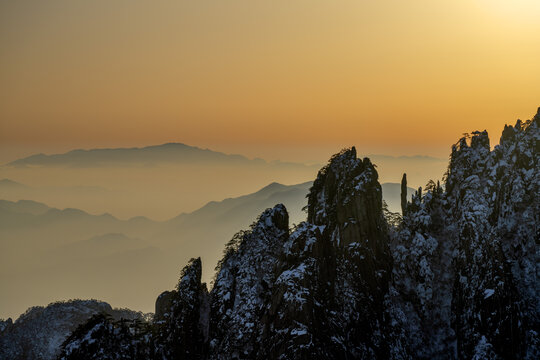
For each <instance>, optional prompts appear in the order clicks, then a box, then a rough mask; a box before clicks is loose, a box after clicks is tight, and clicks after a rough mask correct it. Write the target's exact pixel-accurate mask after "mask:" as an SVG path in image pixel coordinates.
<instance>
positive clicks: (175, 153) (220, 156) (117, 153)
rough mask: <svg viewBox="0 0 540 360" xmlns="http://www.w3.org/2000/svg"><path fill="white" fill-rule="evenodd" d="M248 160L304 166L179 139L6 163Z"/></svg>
mask: <svg viewBox="0 0 540 360" xmlns="http://www.w3.org/2000/svg"><path fill="white" fill-rule="evenodd" d="M162 163H165V164H197V165H203V164H211V163H222V164H224V163H225V164H249V165H251V166H253V165H259V166H265V165H272V166H302V167H315V168H316V167H318V165H314V166H307V165H304V164H299V163H286V162H279V161H277V162H267V161H265V160H262V159H258V158H256V159H248V158H247V157H245V156H242V155H237V154H225V153H222V152H218V151H213V150H209V149H201V148H198V147H195V146H189V145H185V144H181V143H167V144H162V145H152V146H146V147H141V148H137V147H133V148H112V149H90V150H84V149H76V150H72V151H69V152H67V153H63V154H52V155H46V154H42V153H41V154H36V155H31V156H28V157H25V158H22V159H18V160H15V161H12V162H10V163H8V164H6V165H8V166H15V167H24V166H62V167H96V166H109V165H114V166H119V165H143V166H152V165H157V164H162Z"/></svg>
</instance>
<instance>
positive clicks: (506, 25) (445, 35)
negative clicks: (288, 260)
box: [0, 0, 540, 162]
mask: <svg viewBox="0 0 540 360" xmlns="http://www.w3.org/2000/svg"><path fill="white" fill-rule="evenodd" d="M508 4H509V3H508ZM508 4H507V2H505V1H487V0H476V1H454V2H451V3H448V4H441V3H439V2H437V3H435V2H432V1H423V0H422V1H420V0H419V1H413V2H408V3H407V4H405V3H404V2H400V1H381V2H377V3H367V2H357V1H341V2H339V3H336V2H331V3H329V2H324V1H315V2H313V1H309V2H307V1H296V2H293V3H279V2H278V3H275V2H272V3H266V2H258V1H257V2H252V1H232V2H227V5H225V4H221V3H220V2H216V1H212V2H205V3H192V2H185V1H182V2H166V1H159V2H152V3H151V4H150V3H146V2H144V1H135V2H129V3H123V2H102V1H98V2H84V3H83V2H72V1H53V2H47V3H45V2H39V1H18V2H4V3H2V5H0V8H1V11H0V30H1V31H0V51H1V52H2V54H3V56H2V58H1V59H0V83H1V84H2V85H0V160H1V161H2V162H7V161H10V160H14V159H16V158H20V157H23V156H28V155H30V154H33V153H38V152H44V153H59V152H65V151H68V150H71V149H74V148H98V147H132V146H137V147H142V146H147V145H152V144H161V143H166V142H182V143H186V144H189V145H193V146H197V147H201V148H210V149H214V150H216V151H221V152H225V153H238V154H242V155H245V156H247V157H250V158H253V157H261V158H263V159H267V160H277V159H279V160H283V161H301V162H322V161H326V159H327V158H328V156H329V155H331V154H333V153H335V152H337V151H339V149H341V148H343V147H346V146H351V145H355V146H356V147H357V149H358V152H359V154H386V155H395V156H399V155H430V156H435V157H443V158H446V157H447V156H448V154H449V150H450V146H451V144H453V143H455V141H456V140H457V139H458V138H459V137H460V136H461V134H462V133H464V132H471V131H474V130H484V129H487V130H488V132H489V133H490V136H491V141H492V143H496V142H498V137H499V135H500V132H501V131H502V128H503V126H504V124H513V123H514V122H515V121H516V120H517V119H518V118H520V119H522V120H526V119H529V118H531V117H532V115H534V113H535V112H536V108H537V107H538V105H540V104H539V101H540V98H539V94H540V81H539V80H540V67H538V64H539V63H540V47H539V46H538V44H539V43H540V23H538V21H537V19H538V16H539V15H540V3H537V2H534V1H527V0H519V1H515V2H512V5H508ZM443 14H444V16H442V15H443Z"/></svg>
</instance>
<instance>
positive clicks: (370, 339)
mask: <svg viewBox="0 0 540 360" xmlns="http://www.w3.org/2000/svg"><path fill="white" fill-rule="evenodd" d="M539 122H540V114H537V115H536V116H535V117H534V119H533V120H530V121H527V122H520V121H518V123H517V124H516V126H514V127H505V130H504V132H503V136H502V138H501V143H500V145H498V146H496V147H495V149H494V150H493V151H491V149H490V144H489V138H488V136H487V133H486V132H485V131H484V132H474V133H473V134H472V136H469V137H465V138H463V139H461V140H460V141H459V142H458V143H457V144H456V145H454V147H453V148H452V155H451V160H450V165H449V168H448V172H447V174H446V176H445V184H444V185H443V186H441V185H440V184H439V183H438V182H437V183H435V182H433V181H430V182H429V183H428V184H427V185H426V187H425V188H424V189H422V188H420V189H419V190H418V192H417V193H416V194H415V195H414V196H413V197H412V200H411V202H406V199H405V202H404V204H403V210H404V211H403V218H402V219H401V220H400V223H399V224H397V225H395V224H394V222H388V221H386V219H385V217H384V216H385V212H384V206H383V202H382V194H381V186H380V185H379V183H378V179H377V177H378V176H377V171H376V170H375V167H374V165H373V164H372V163H371V162H370V160H369V159H363V160H361V159H358V158H357V156H356V150H355V148H350V149H346V150H343V151H342V152H340V153H338V154H336V155H334V156H333V157H332V158H331V159H330V161H329V163H328V165H326V166H325V167H324V168H322V169H321V170H320V171H319V173H318V176H317V179H316V180H315V182H314V183H313V186H312V188H311V189H310V192H309V194H308V196H307V198H308V204H307V213H308V214H307V221H305V222H302V223H300V224H299V225H298V226H296V227H295V228H294V229H292V230H291V229H289V220H288V214H287V210H286V209H285V207H284V206H283V205H281V204H278V205H276V206H275V207H273V208H271V209H267V210H266V211H264V212H263V213H262V214H261V215H260V216H259V217H258V218H257V220H256V221H255V222H254V223H253V225H252V226H251V228H250V229H249V230H247V231H243V232H240V233H238V234H237V235H236V236H235V237H234V238H233V239H232V240H231V241H230V242H229V243H228V244H227V246H226V248H225V252H224V257H223V260H222V261H221V262H220V263H219V265H218V267H217V269H216V271H217V272H216V277H215V281H214V286H213V288H212V289H211V291H210V292H208V291H207V290H206V286H205V284H201V264H200V259H194V260H192V261H191V262H190V264H188V266H186V268H184V270H183V271H182V275H181V279H180V281H179V284H178V286H177V289H176V290H174V291H171V292H165V293H163V294H162V295H161V296H160V297H159V298H158V300H157V301H156V317H155V321H154V323H148V324H141V323H136V322H134V321H132V322H118V321H116V322H115V321H112V320H110V319H107V318H104V317H101V318H93V319H92V320H91V321H90V322H89V323H87V324H86V325H85V326H83V327H80V328H79V329H78V330H77V331H76V332H75V333H74V334H73V335H72V336H71V337H70V338H69V339H68V340H67V341H66V342H65V343H64V345H63V349H64V350H63V353H62V359H87V358H88V359H93V358H95V354H100V356H101V357H100V358H102V359H116V358H121V357H122V356H124V357H129V358H133V359H138V358H140V359H411V358H414V359H487V358H489V359H495V358H516V359H518V358H519V359H522V358H523V359H537V358H539V357H540V353H539V351H540V350H539V338H538V328H539V326H540V322H539V312H540V302H539V301H540V300H539V298H538V285H539V283H538V277H537V271H538V269H539V268H540V264H539V260H538V254H539V246H540V244H539V243H540V240H539V230H538V225H537V224H539V223H540V214H539V209H540V199H539V194H540V189H539V186H540V167H539V160H538V154H539V145H538V144H539V142H540V133H539ZM402 184H404V185H405V189H406V178H405V176H404V178H403V182H402ZM405 193H406V192H405ZM405 210H406V211H405ZM6 326H8V325H6Z"/></svg>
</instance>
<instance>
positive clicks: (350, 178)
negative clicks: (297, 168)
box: [308, 147, 384, 246]
mask: <svg viewBox="0 0 540 360" xmlns="http://www.w3.org/2000/svg"><path fill="white" fill-rule="evenodd" d="M377 180H378V174H377V170H375V166H374V165H373V164H372V163H371V161H370V160H369V159H368V158H364V160H361V159H358V158H357V157H356V149H355V148H354V147H352V148H350V149H345V150H342V151H341V152H340V153H338V154H336V155H334V156H333V157H332V158H331V159H330V162H329V163H328V165H326V166H325V167H324V168H322V169H321V170H320V171H319V174H318V175H317V179H316V180H315V182H314V183H313V186H312V188H311V190H310V193H309V195H308V222H310V223H312V224H314V225H324V226H326V227H327V229H328V230H329V231H333V230H334V229H339V230H338V234H337V235H339V236H337V237H336V238H335V240H336V241H337V242H338V244H339V245H341V246H348V245H349V244H351V243H353V242H360V241H366V240H368V241H370V242H373V241H376V240H377V239H378V238H379V234H380V232H381V229H382V228H383V227H384V225H383V224H384V220H383V215H382V189H381V186H380V184H379V182H378V181H377Z"/></svg>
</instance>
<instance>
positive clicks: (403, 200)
mask: <svg viewBox="0 0 540 360" xmlns="http://www.w3.org/2000/svg"><path fill="white" fill-rule="evenodd" d="M406 212H407V174H403V177H402V178H401V214H402V215H403V216H405V214H406Z"/></svg>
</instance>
